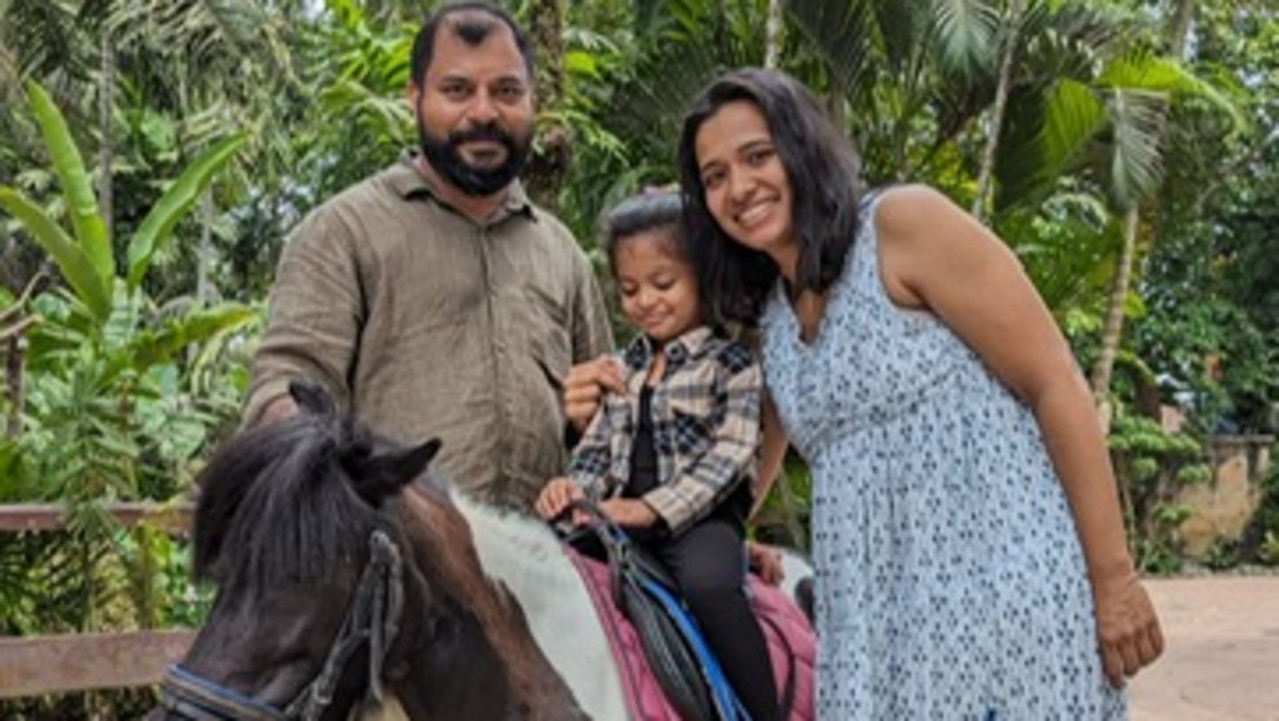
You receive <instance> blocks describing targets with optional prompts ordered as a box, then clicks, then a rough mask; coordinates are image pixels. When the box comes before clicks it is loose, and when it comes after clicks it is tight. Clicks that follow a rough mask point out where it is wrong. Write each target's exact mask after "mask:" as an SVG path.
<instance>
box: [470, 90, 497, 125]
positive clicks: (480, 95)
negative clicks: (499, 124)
mask: <svg viewBox="0 0 1279 721" xmlns="http://www.w3.org/2000/svg"><path fill="white" fill-rule="evenodd" d="M467 115H468V116H469V117H470V120H471V122H473V123H476V124H487V123H491V122H493V121H495V120H497V116H498V113H497V103H495V102H494V100H493V96H492V95H491V94H489V92H488V91H487V90H480V91H479V92H477V93H476V94H475V100H474V101H473V102H472V103H471V107H470V108H469V112H468V113H467Z"/></svg>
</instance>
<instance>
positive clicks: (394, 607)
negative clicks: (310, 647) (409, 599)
mask: <svg viewBox="0 0 1279 721" xmlns="http://www.w3.org/2000/svg"><path fill="white" fill-rule="evenodd" d="M403 610H404V563H403V560H402V558H401V556H400V549H399V547H397V546H396V545H395V542H394V541H392V540H391V538H390V536H388V535H387V534H386V531H384V530H382V529H380V528H379V529H376V530H374V531H373V532H372V533H370V534H369V561H368V564H367V565H365V566H364V571H363V572H362V573H361V574H360V583H359V585H358V586H357V587H356V589H355V593H354V595H353V596H352V597H351V603H350V605H349V606H348V607H347V612H346V618H345V620H343V622H342V628H341V630H339V631H338V635H337V637H336V638H335V639H334V640H333V645H331V646H330V647H329V654H328V656H327V657H326V658H325V659H324V665H323V666H321V667H320V672H319V674H318V675H317V676H316V677H315V678H314V679H313V680H312V681H311V683H309V684H307V685H306V687H304V688H303V689H302V690H301V691H300V692H298V695H297V697H295V698H294V699H293V701H292V703H290V704H289V705H288V706H287V707H286V708H285V709H284V710H283V711H281V710H279V709H277V708H276V707H274V706H271V705H269V704H265V703H262V702H261V701H257V700H256V699H253V698H249V697H248V696H245V695H244V694H241V693H239V692H237V691H234V690H232V689H229V688H227V687H225V686H222V685H221V684H218V683H215V682H213V681H210V680H209V679H206V678H204V677H202V676H199V675H198V674H195V673H192V672H191V671H188V670H187V669H185V668H183V667H182V666H181V665H174V666H173V667H171V668H170V669H169V672H168V674H167V675H166V676H165V679H164V684H163V686H162V687H161V701H160V705H161V707H163V708H164V709H166V710H168V711H169V712H170V713H173V714H177V715H179V716H182V717H185V718H188V719H192V720H193V721H223V720H225V719H237V720H241V721H286V720H291V719H302V720H303V721H313V720H314V719H318V718H319V717H320V715H321V714H322V713H324V710H325V709H326V708H328V706H329V704H331V703H333V692H334V691H335V690H336V689H337V685H338V681H339V680H340V679H341V677H342V671H343V670H344V669H345V668H346V664H347V662H348V661H350V659H351V656H352V654H354V653H355V652H356V651H357V650H358V649H359V648H360V646H361V645H363V644H365V643H368V646H369V681H368V688H367V698H369V699H372V700H373V701H376V702H381V701H382V667H383V665H384V664H385V662H386V657H387V653H388V651H389V650H390V648H391V644H392V643H393V642H394V641H395V637H396V635H398V634H399V631H400V616H401V614H402V612H403Z"/></svg>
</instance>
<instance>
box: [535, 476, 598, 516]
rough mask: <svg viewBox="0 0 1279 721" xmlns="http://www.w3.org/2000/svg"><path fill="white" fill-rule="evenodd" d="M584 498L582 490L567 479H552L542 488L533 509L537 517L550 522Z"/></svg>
mask: <svg viewBox="0 0 1279 721" xmlns="http://www.w3.org/2000/svg"><path fill="white" fill-rule="evenodd" d="M585 496H586V493H585V492H583V491H582V488H581V487H580V486H578V485H577V484H576V483H574V482H572V481H570V480H569V479H567V478H563V477H559V478H552V479H551V480H550V481H548V482H547V483H546V486H545V487H544V488H542V492H541V494H539V495H538V497H537V501H536V502H534V504H533V509H534V510H535V511H537V515H539V516H541V517H542V518H544V519H546V520H548V521H550V520H553V519H555V518H557V517H558V516H559V515H560V514H561V513H563V512H564V509H565V508H568V505H569V504H570V503H572V502H573V501H574V500H576V499H578V498H584V497H585Z"/></svg>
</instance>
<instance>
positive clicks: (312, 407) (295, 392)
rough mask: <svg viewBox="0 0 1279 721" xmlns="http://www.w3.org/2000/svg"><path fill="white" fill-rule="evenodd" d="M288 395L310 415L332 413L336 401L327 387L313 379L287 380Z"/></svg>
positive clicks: (336, 408)
mask: <svg viewBox="0 0 1279 721" xmlns="http://www.w3.org/2000/svg"><path fill="white" fill-rule="evenodd" d="M289 395H290V396H293V402H294V403H297V404H298V408H301V409H302V410H303V411H304V412H306V413H310V414H312V415H334V414H336V413H337V410H338V407H337V403H336V402H335V401H334V400H333V396H332V395H331V394H330V393H329V391H328V389H326V388H325V387H324V386H322V385H320V384H319V383H316V382H315V381H313V380H309V379H302V378H299V379H297V380H292V381H289Z"/></svg>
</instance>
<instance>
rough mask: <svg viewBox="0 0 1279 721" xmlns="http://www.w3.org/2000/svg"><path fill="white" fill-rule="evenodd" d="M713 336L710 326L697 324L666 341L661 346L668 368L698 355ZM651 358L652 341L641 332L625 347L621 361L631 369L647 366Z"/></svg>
mask: <svg viewBox="0 0 1279 721" xmlns="http://www.w3.org/2000/svg"><path fill="white" fill-rule="evenodd" d="M714 337H715V333H714V331H712V330H711V328H710V326H705V325H699V326H697V327H696V328H693V329H692V330H690V331H688V332H686V333H684V334H683V335H681V336H680V337H678V338H676V339H674V340H672V341H670V342H668V343H667V344H666V345H665V346H663V347H662V353H663V355H665V356H666V362H667V363H668V364H669V367H670V368H672V369H674V368H679V367H680V366H682V365H684V364H685V363H687V362H688V361H690V360H692V359H694V358H697V357H698V356H700V355H701V354H702V353H703V351H704V350H705V349H706V346H707V344H708V343H709V342H710V341H711V339H712V338H714ZM652 359H653V341H652V340H651V339H650V338H649V337H648V336H646V335H643V334H640V335H639V336H636V338H635V340H633V341H631V343H630V345H628V346H627V347H626V351H625V352H624V353H623V354H622V361H623V362H624V363H626V367H627V368H629V369H631V370H632V371H638V370H641V369H643V368H647V367H648V366H649V364H650V363H651V362H652Z"/></svg>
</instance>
